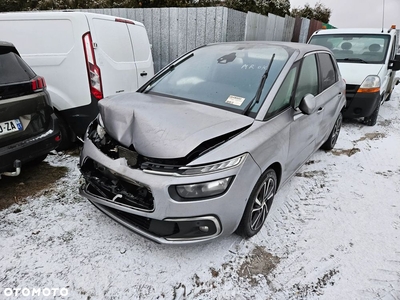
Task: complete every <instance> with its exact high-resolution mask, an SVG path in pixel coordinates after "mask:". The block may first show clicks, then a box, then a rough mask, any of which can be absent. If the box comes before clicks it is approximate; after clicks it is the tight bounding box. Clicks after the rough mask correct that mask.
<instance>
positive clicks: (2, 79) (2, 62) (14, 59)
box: [0, 52, 36, 85]
mask: <svg viewBox="0 0 400 300" xmlns="http://www.w3.org/2000/svg"><path fill="white" fill-rule="evenodd" d="M35 76H36V75H35V73H33V71H32V70H31V68H30V67H29V66H28V65H27V64H26V63H25V62H24V61H23V60H22V59H21V57H19V56H18V55H17V54H15V53H13V52H6V53H4V52H0V84H2V85H4V84H9V83H17V82H26V81H29V80H31V79H32V78H34V77H35Z"/></svg>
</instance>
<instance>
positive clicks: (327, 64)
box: [318, 53, 337, 91]
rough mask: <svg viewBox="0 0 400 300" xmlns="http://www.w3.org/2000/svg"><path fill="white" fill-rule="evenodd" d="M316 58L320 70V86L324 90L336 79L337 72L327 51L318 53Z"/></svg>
mask: <svg viewBox="0 0 400 300" xmlns="http://www.w3.org/2000/svg"><path fill="white" fill-rule="evenodd" d="M318 58H319V65H320V72H321V88H322V91H324V90H326V89H327V88H329V87H330V86H331V85H333V84H334V83H335V82H336V81H337V73H336V68H335V67H334V65H333V62H332V58H331V56H330V55H329V54H328V53H319V54H318Z"/></svg>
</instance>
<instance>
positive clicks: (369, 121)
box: [364, 102, 381, 126]
mask: <svg viewBox="0 0 400 300" xmlns="http://www.w3.org/2000/svg"><path fill="white" fill-rule="evenodd" d="M380 107H381V103H380V102H379V103H378V106H377V107H376V108H375V110H374V111H373V112H372V114H371V115H370V116H369V117H364V124H365V125H367V126H374V125H375V124H376V121H377V120H378V115H379V108H380Z"/></svg>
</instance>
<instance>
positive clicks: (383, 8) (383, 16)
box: [382, 0, 385, 33]
mask: <svg viewBox="0 0 400 300" xmlns="http://www.w3.org/2000/svg"><path fill="white" fill-rule="evenodd" d="M382 1H383V4H382V33H383V27H384V21H385V0H382Z"/></svg>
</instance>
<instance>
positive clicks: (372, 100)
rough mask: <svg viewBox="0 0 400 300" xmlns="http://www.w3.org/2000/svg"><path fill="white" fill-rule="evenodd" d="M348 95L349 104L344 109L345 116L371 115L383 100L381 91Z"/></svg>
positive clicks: (359, 116)
mask: <svg viewBox="0 0 400 300" xmlns="http://www.w3.org/2000/svg"><path fill="white" fill-rule="evenodd" d="M347 95H348V97H347V105H346V108H345V109H344V110H343V117H345V118H361V117H369V116H370V115H372V112H373V111H374V110H375V108H376V107H377V106H378V105H379V102H380V100H381V96H380V94H379V93H355V94H354V96H353V97H351V96H350V97H349V94H347Z"/></svg>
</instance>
